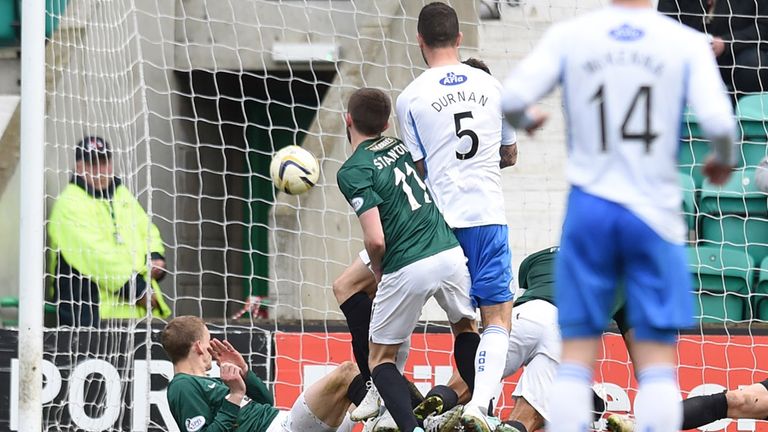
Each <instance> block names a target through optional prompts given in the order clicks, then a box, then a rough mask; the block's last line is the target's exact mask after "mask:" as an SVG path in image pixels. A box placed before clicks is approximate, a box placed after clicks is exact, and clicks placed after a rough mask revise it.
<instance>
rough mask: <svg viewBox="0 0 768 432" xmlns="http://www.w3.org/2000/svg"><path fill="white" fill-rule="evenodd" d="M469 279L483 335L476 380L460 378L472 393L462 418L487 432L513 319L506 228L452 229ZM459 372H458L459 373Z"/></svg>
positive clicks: (466, 427) (468, 423) (493, 226)
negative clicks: (489, 410)
mask: <svg viewBox="0 0 768 432" xmlns="http://www.w3.org/2000/svg"><path fill="white" fill-rule="evenodd" d="M455 233H456V238H457V239H458V240H459V243H461V247H462V249H463V251H464V254H465V255H466V257H467V264H468V267H469V272H470V275H471V278H472V288H471V291H470V294H471V296H472V299H473V300H474V301H475V302H476V304H477V305H478V306H479V307H480V313H481V318H482V322H483V333H482V335H481V337H480V341H479V343H478V346H477V354H476V356H475V377H474V379H471V377H468V376H464V375H462V378H464V380H465V381H466V382H467V384H469V386H470V390H471V391H472V400H470V402H469V403H468V404H467V407H466V409H465V411H464V416H463V418H462V424H463V425H464V427H465V429H468V430H470V431H472V430H486V429H487V425H481V426H480V427H479V428H478V427H475V426H473V424H475V423H477V422H484V420H483V416H484V415H487V414H488V412H487V411H488V405H489V403H490V401H491V398H493V397H494V396H495V393H496V392H497V389H498V385H499V383H500V382H501V377H502V374H503V373H504V363H505V360H506V355H507V348H508V346H509V330H510V326H511V317H512V299H513V295H512V291H511V289H510V284H511V282H512V272H511V256H512V254H511V252H510V250H509V238H508V229H507V226H506V225H487V226H480V227H471V228H461V229H457V230H455ZM460 372H461V371H460Z"/></svg>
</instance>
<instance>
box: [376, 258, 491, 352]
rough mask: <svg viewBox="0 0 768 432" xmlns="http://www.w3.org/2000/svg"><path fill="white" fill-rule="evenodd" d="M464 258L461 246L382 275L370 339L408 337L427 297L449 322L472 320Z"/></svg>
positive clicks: (395, 340)
mask: <svg viewBox="0 0 768 432" xmlns="http://www.w3.org/2000/svg"><path fill="white" fill-rule="evenodd" d="M470 285H471V283H470V279H469V270H467V258H466V257H465V256H464V253H463V252H462V251H461V248H460V247H458V246H456V247H455V248H452V249H448V250H446V251H443V252H440V253H438V254H435V255H432V256H430V257H427V258H424V259H421V260H419V261H416V262H414V263H412V264H409V265H407V266H405V267H403V268H401V269H400V270H398V271H396V272H393V273H387V274H385V275H384V276H383V277H382V279H381V282H380V283H379V288H378V291H376V297H375V298H374V299H373V312H372V313H371V327H370V335H371V336H370V337H371V341H372V342H374V343H377V344H382V345H396V344H400V343H403V342H404V341H405V340H406V339H408V338H409V337H410V336H411V333H413V329H414V328H416V323H417V322H418V320H419V316H420V315H421V309H422V308H423V307H424V304H425V303H426V302H427V300H429V298H430V297H433V296H434V297H435V300H437V303H438V304H439V305H440V307H441V308H442V309H443V310H444V311H445V313H446V314H447V315H448V320H449V321H450V322H451V323H457V322H459V320H461V319H462V318H467V319H472V320H474V319H476V318H475V308H474V307H473V306H472V301H471V300H470V298H469V288H470Z"/></svg>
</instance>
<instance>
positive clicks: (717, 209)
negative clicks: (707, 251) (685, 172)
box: [699, 168, 768, 262]
mask: <svg viewBox="0 0 768 432" xmlns="http://www.w3.org/2000/svg"><path fill="white" fill-rule="evenodd" d="M754 172H755V170H754V169H752V168H746V169H741V170H737V171H736V172H734V173H733V175H732V176H731V179H730V180H729V181H728V183H726V184H725V185H723V186H722V187H720V186H715V185H713V184H711V183H709V182H708V181H705V182H704V185H703V186H702V191H701V199H700V202H699V210H700V212H701V213H700V214H699V228H700V233H699V234H700V235H699V238H700V239H701V241H702V243H704V244H708V243H712V244H720V243H724V244H725V245H726V246H731V247H734V248H741V249H744V250H746V251H747V252H748V253H749V254H750V255H751V256H752V258H753V259H754V260H755V262H761V261H762V260H763V258H765V257H766V256H768V199H766V195H765V194H764V193H762V192H760V191H758V190H757V189H756V187H755V181H754Z"/></svg>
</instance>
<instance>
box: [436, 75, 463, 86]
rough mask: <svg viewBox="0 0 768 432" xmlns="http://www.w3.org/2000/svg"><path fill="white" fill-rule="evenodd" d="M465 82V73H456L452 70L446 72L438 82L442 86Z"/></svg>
mask: <svg viewBox="0 0 768 432" xmlns="http://www.w3.org/2000/svg"><path fill="white" fill-rule="evenodd" d="M465 82H467V76H466V75H457V74H455V73H453V72H448V75H446V76H445V77H444V78H443V79H441V80H440V84H442V85H444V86H453V85H458V84H462V83H465Z"/></svg>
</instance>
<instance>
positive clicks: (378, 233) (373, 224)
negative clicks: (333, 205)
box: [359, 207, 387, 281]
mask: <svg viewBox="0 0 768 432" xmlns="http://www.w3.org/2000/svg"><path fill="white" fill-rule="evenodd" d="M359 218H360V226H361V227H362V228H363V244H364V245H365V250H366V252H368V256H369V257H370V258H371V271H373V274H374V275H375V276H376V280H377V281H380V280H381V260H382V258H384V251H386V249H387V245H386V243H385V241H384V227H382V226H381V219H380V218H379V208H378V207H373V208H371V209H369V210H366V211H365V212H364V213H361V214H360V216H359Z"/></svg>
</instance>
